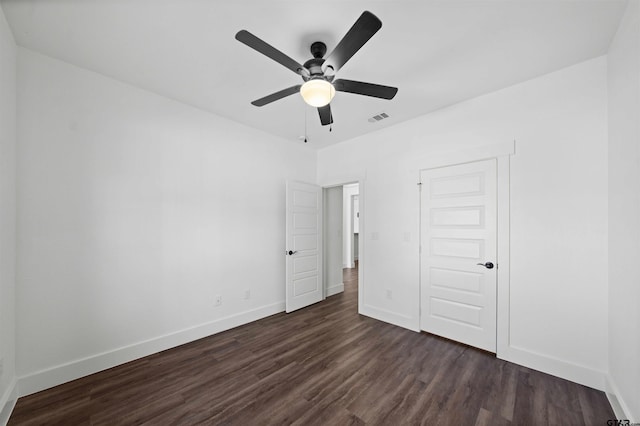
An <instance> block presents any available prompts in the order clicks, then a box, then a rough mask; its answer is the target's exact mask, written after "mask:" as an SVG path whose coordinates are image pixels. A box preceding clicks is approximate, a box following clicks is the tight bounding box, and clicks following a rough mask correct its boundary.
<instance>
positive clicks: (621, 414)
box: [605, 374, 640, 423]
mask: <svg viewBox="0 0 640 426" xmlns="http://www.w3.org/2000/svg"><path fill="white" fill-rule="evenodd" d="M605 392H606V393H607V398H608V399H609V404H611V408H613V413H614V414H615V415H616V419H618V420H629V421H630V422H631V423H639V422H640V417H637V418H633V415H632V413H631V409H630V408H629V405H628V404H627V403H626V401H625V400H624V398H622V395H621V394H620V390H619V389H618V386H617V385H616V383H615V382H614V381H613V378H612V377H611V376H610V375H608V374H607V377H606V390H605Z"/></svg>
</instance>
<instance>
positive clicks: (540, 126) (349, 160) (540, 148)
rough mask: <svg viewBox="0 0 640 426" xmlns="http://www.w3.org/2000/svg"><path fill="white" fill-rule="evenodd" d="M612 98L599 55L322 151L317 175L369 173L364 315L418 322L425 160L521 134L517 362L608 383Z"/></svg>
mask: <svg viewBox="0 0 640 426" xmlns="http://www.w3.org/2000/svg"><path fill="white" fill-rule="evenodd" d="M400 90H402V89H400ZM606 105H607V88H606V58H604V57H600V58H596V59H593V60H590V61H587V62H584V63H581V64H578V65H575V66H572V67H570V68H566V69H563V70H561V71H558V72H555V73H552V74H549V75H546V76H542V77H540V78H537V79H534V80H531V81H527V82H524V83H521V84H518V85H515V86H513V87H510V88H506V89H504V90H501V91H498V92H494V93H492V94H489V95H486V96H482V97H479V98H476V99H473V100H470V101H467V102H464V103H461V104H457V105H455V106H452V107H449V108H446V109H443V110H440V111H437V112H434V113H432V114H429V115H427V116H423V117H420V118H417V119H415V120H411V121H408V122H404V123H401V124H398V125H396V126H394V127H390V128H387V129H383V130H381V131H379V132H376V133H372V134H368V135H365V136H362V137H359V138H357V139H353V140H351V141H348V142H345V143H342V144H339V145H335V146H332V147H328V148H326V149H323V150H321V151H320V152H319V154H318V181H319V182H323V181H331V180H334V179H335V177H336V176H340V175H344V174H345V173H347V172H350V173H359V174H361V175H363V176H365V175H366V180H365V186H366V188H367V191H366V194H364V197H363V198H362V199H361V200H360V202H361V203H366V212H365V215H366V226H367V228H366V234H363V235H361V236H360V238H361V239H363V240H364V248H365V257H366V258H364V259H363V260H362V265H363V267H364V276H365V283H364V285H365V288H364V295H363V297H364V301H363V304H362V306H360V309H361V312H362V313H364V314H366V315H371V316H374V317H377V318H379V319H382V320H385V321H389V322H392V323H395V324H398V325H402V326H405V327H407V328H411V329H418V328H419V306H418V304H419V297H418V295H419V293H418V291H419V278H418V269H419V268H418V265H419V257H418V244H419V242H418V236H419V233H418V223H419V222H418V220H419V213H418V212H419V199H418V189H417V185H416V183H417V182H418V169H419V168H420V167H419V166H418V165H416V164H417V160H416V159H421V158H422V159H424V160H425V164H426V163H429V164H433V163H434V162H436V161H437V160H438V158H441V159H442V160H443V161H445V158H448V157H450V153H452V152H458V153H460V152H463V153H464V152H465V151H467V150H471V149H477V147H483V146H493V145H499V144H503V143H511V142H512V141H513V140H514V139H515V140H516V154H515V155H514V156H513V157H511V172H510V174H511V193H510V195H511V206H510V209H511V216H510V225H511V235H510V247H511V253H510V254H511V287H510V292H511V294H510V318H509V325H510V334H509V340H510V341H509V342H508V344H509V348H510V352H509V354H508V355H509V357H508V358H510V359H511V360H513V361H515V362H518V363H521V364H526V365H528V366H530V367H533V368H537V369H540V370H543V371H548V372H551V373H553V374H556V375H561V376H563V377H565V378H568V379H570V380H574V381H578V382H581V383H585V384H588V385H590V386H593V387H597V388H600V389H602V388H604V376H605V372H606V370H607V348H606V346H607V109H606ZM361 197H362V196H361ZM387 288H389V289H392V290H393V299H392V300H389V299H387V298H386V294H385V293H386V289H387ZM502 356H503V357H506V356H505V354H502Z"/></svg>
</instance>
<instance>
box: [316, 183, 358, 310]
mask: <svg viewBox="0 0 640 426" xmlns="http://www.w3.org/2000/svg"><path fill="white" fill-rule="evenodd" d="M365 177H366V173H364V172H362V173H354V174H351V175H344V176H341V177H339V178H335V179H326V180H321V179H318V183H317V184H318V186H320V187H321V188H322V189H323V190H324V189H326V188H333V187H336V186H343V185H348V184H350V183H357V184H358V185H359V192H358V194H359V203H360V205H359V208H360V220H359V223H358V226H359V232H360V234H361V235H364V230H365V229H366V228H365V219H366V214H364V213H363V212H364V211H365V205H364V204H365V203H364V199H365V197H364V191H365ZM323 193H324V191H323ZM323 244H324V243H323ZM352 249H353V248H352ZM323 250H324V248H323ZM358 259H359V261H358V313H359V314H362V307H363V306H364V268H361V267H360V265H361V264H363V263H365V262H366V256H365V248H364V238H358ZM360 260H361V261H360ZM322 267H323V268H324V260H323V265H322Z"/></svg>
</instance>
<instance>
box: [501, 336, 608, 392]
mask: <svg viewBox="0 0 640 426" xmlns="http://www.w3.org/2000/svg"><path fill="white" fill-rule="evenodd" d="M496 355H497V357H498V358H500V359H503V360H505V361H509V362H512V363H514V364H518V365H522V366H523V367H527V368H531V369H533V370H538V371H541V372H543V373H547V374H551V375H552V376H556V377H560V378H562V379H566V380H570V381H572V382H575V383H579V384H581V385H585V386H589V387H590V388H594V389H597V390H601V391H604V390H605V375H606V373H605V372H604V371H597V370H593V369H591V368H588V367H585V366H582V365H578V364H573V363H570V362H567V361H563V360H561V359H558V358H553V357H549V356H547V355H542V354H539V353H535V352H531V351H528V350H526V349H522V348H518V347H515V346H508V347H507V349H506V350H504V351H499V353H498V354H496Z"/></svg>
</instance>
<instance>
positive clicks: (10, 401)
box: [0, 378, 18, 425]
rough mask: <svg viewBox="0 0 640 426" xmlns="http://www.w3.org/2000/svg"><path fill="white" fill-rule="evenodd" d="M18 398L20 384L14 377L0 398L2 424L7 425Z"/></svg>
mask: <svg viewBox="0 0 640 426" xmlns="http://www.w3.org/2000/svg"><path fill="white" fill-rule="evenodd" d="M17 400H18V385H17V382H16V379H15V378H14V379H13V380H12V381H11V384H9V387H8V388H7V390H6V391H5V393H4V395H2V399H0V425H6V424H7V423H8V422H9V417H11V412H12V411H13V408H14V407H15V406H16V401H17Z"/></svg>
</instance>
